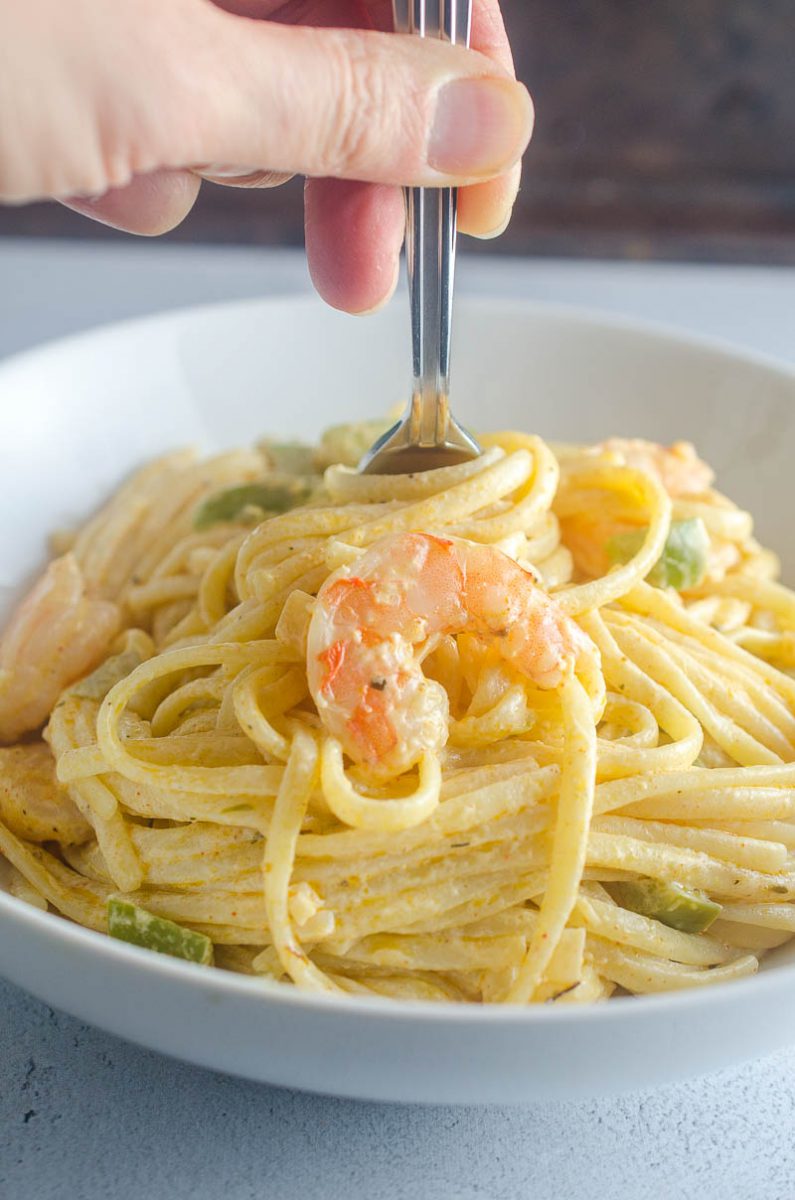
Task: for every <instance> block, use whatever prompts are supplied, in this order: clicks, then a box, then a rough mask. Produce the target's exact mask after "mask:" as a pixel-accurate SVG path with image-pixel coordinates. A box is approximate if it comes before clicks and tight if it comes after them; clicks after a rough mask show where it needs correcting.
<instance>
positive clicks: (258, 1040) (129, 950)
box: [0, 299, 795, 1102]
mask: <svg viewBox="0 0 795 1200" xmlns="http://www.w3.org/2000/svg"><path fill="white" fill-rule="evenodd" d="M408 361H409V359H408V330H407V327H406V319H405V312H404V306H403V305H401V304H397V305H392V307H391V308H390V309H389V310H388V311H387V312H386V313H384V314H381V315H379V316H377V317H373V318H369V319H368V320H367V321H366V322H363V321H361V320H355V319H352V318H348V317H343V316H340V315H339V314H337V313H334V312H332V311H330V310H329V309H327V308H325V307H323V306H322V305H321V304H320V303H319V302H317V301H313V300H302V299H301V300H296V299H288V300H263V301H255V302H246V303H242V304H230V305H223V306H216V307H211V308H201V309H194V310H188V311H185V312H180V313H174V314H168V315H165V316H161V317H153V318H149V319H146V320H143V321H135V322H131V323H125V324H122V325H118V326H111V327H109V328H106V329H100V330H98V331H95V332H92V333H88V334H85V335H82V336H79V337H75V338H70V339H67V340H65V341H62V342H58V343H55V344H53V345H50V346H45V347H43V348H41V349H40V350H36V351H34V352H31V353H27V354H24V355H21V356H19V357H17V358H15V359H12V360H9V361H8V362H6V363H5V364H4V365H3V366H2V367H0V414H1V416H2V429H3V438H2V442H0V479H2V481H3V483H2V487H3V497H4V499H5V505H4V509H3V512H2V514H1V515H0V616H2V614H3V612H5V611H7V609H8V607H9V606H10V604H11V603H12V602H13V599H14V598H15V597H16V595H18V593H19V591H20V589H21V588H22V587H23V586H24V584H25V583H26V582H27V581H28V580H29V578H30V577H31V575H32V574H33V573H35V571H36V570H37V569H38V568H39V567H40V566H41V564H42V561H43V559H44V556H45V552H46V544H45V539H46V535H47V533H48V532H49V531H51V530H52V529H53V528H56V527H58V526H63V525H69V524H71V523H73V522H75V521H77V520H80V519H82V518H83V517H85V516H86V515H87V514H88V513H90V512H91V511H92V509H93V508H94V507H95V506H96V505H97V504H98V503H99V502H101V501H102V500H103V499H104V498H105V497H106V496H107V495H108V494H109V493H110V492H111V491H112V489H113V488H114V487H115V486H116V485H117V484H118V482H119V481H120V479H121V478H122V477H123V476H124V475H126V474H127V473H128V472H129V471H130V470H131V469H132V468H133V467H135V466H137V465H138V464H140V463H141V462H143V461H144V460H146V459H147V458H150V457H152V456H153V455H156V454H159V453H161V452H163V451H165V450H167V449H170V448H173V447H176V446H180V445H185V444H188V443H195V444H199V445H201V446H203V447H205V448H206V449H208V450H210V449H215V448H218V447H224V446H232V445H236V444H241V443H245V442H248V441H251V440H252V439H253V438H255V437H257V436H258V435H260V434H264V433H273V434H277V435H279V436H297V437H303V438H305V439H311V438H312V437H313V436H314V435H315V434H316V433H317V432H318V431H319V430H321V429H322V428H323V427H324V426H326V425H329V424H333V423H336V422H339V421H342V420H352V419H356V418H358V417H365V416H372V415H377V414H379V413H381V412H383V411H384V410H385V409H386V408H387V407H389V406H390V405H392V404H393V403H394V402H395V401H397V400H400V399H401V398H402V397H403V396H404V395H405V390H406V388H405V385H406V379H407V368H408ZM454 397H455V407H456V412H457V414H458V415H459V416H460V417H461V419H462V420H463V421H464V422H465V423H466V424H468V425H469V426H470V427H471V428H473V429H475V430H477V429H478V428H491V429H494V428H500V427H502V428H505V427H514V428H522V429H528V430H533V431H536V432H538V433H540V434H542V435H543V436H544V437H547V438H550V439H561V440H567V441H572V440H582V441H587V440H592V439H593V440H595V439H598V438H601V437H604V436H607V435H609V434H623V435H636V436H645V437H650V438H654V439H657V440H660V441H672V440H675V439H678V438H689V439H691V440H693V441H694V442H696V444H697V446H698V448H699V450H700V451H701V452H702V453H703V454H704V456H705V457H706V458H707V459H708V460H709V461H710V462H711V463H712V464H713V465H714V466H715V467H716V469H717V471H718V477H719V484H720V486H721V487H722V489H723V490H725V491H727V492H728V493H729V494H730V495H731V496H732V497H733V498H735V499H736V500H737V501H738V502H739V503H741V504H742V505H744V506H747V507H749V508H750V509H751V510H752V511H753V512H754V513H755V515H756V517H757V529H758V533H759V536H760V537H761V538H762V540H763V541H765V542H767V543H769V544H771V545H773V546H774V547H775V548H776V549H777V550H778V551H779V553H780V554H781V556H782V559H783V561H784V568H785V575H786V574H788V575H789V578H791V579H795V543H793V539H792V534H791V529H792V511H793V502H794V501H795V479H793V475H792V463H793V461H795V373H794V372H792V371H791V370H789V369H787V368H786V367H782V366H777V365H775V364H772V363H767V362H765V361H763V360H761V359H756V358H752V357H749V356H745V355H741V354H737V353H734V352H732V351H731V349H730V348H728V347H722V346H720V345H717V344H707V343H703V342H700V341H695V340H689V339H687V338H683V337H680V336H677V335H674V334H668V333H664V332H660V331H657V330H654V329H650V328H646V327H643V326H634V325H630V324H625V323H622V322H619V321H613V320H609V321H608V320H604V319H600V318H595V317H592V316H588V315H587V314H578V313H576V312H573V311H571V310H566V309H562V308H561V309H552V308H539V307H533V306H525V305H522V304H518V303H499V302H493V301H489V302H485V301H481V302H477V303H474V302H470V303H469V304H466V305H464V304H462V305H461V308H460V311H459V312H458V314H457V325H456V338H455V376H454ZM791 960H792V955H791V954H790V953H788V952H786V951H785V952H783V953H782V952H779V953H778V956H777V958H776V959H774V960H773V965H772V966H771V968H770V969H768V970H766V971H765V972H764V973H763V975H761V976H760V977H759V978H757V979H754V980H749V981H745V982H742V983H737V984H732V985H727V986H723V987H718V988H708V989H704V990H703V991H698V992H689V993H686V994H685V993H678V994H675V995H669V996H660V997H648V998H635V999H623V1000H618V1001H614V1002H610V1003H609V1004H607V1005H602V1006H598V1007H595V1008H592V1009H583V1010H575V1009H555V1008H541V1009H538V1010H536V1009H533V1010H525V1009H515V1008H514V1009H508V1008H504V1009H494V1008H492V1009H486V1008H483V1009H481V1008H475V1007H474V1006H471V1007H470V1006H458V1007H456V1006H449V1007H447V1006H443V1007H439V1006H433V1005H428V1004H419V1003H416V1004H405V1005H397V1004H391V1003H389V1002H386V1001H383V1002H382V1001H372V1002H370V1001H360V1000H328V999H326V998H323V997H321V998H315V997H307V996H303V995H300V994H298V993H297V992H296V991H294V990H292V989H286V988H278V987H275V986H274V985H270V986H269V985H268V984H266V983H264V982H262V981H259V980H254V979H249V978H245V977H241V976H233V975H230V974H228V973H226V972H222V971H214V972H213V971H206V970H202V969H201V968H197V967H193V966H191V965H189V964H184V963H180V962H177V961H174V960H170V959H167V958H165V957H162V956H159V955H152V954H148V953H147V952H145V951H140V950H137V949H135V948H133V947H128V946H125V945H122V944H119V943H113V942H111V941H110V940H109V939H107V938H103V937H102V936H100V935H98V934H94V933H91V932H89V931H86V930H83V929H80V928H78V927H76V926H73V925H70V924H69V923H67V922H65V921H63V920H61V919H60V918H58V917H56V916H52V915H48V914H43V913H40V912H38V911H36V910H34V909H31V908H29V907H27V906H26V905H24V904H22V903H20V902H19V901H16V900H15V899H13V898H12V897H9V896H6V895H4V894H0V972H2V974H4V975H5V976H6V977H7V978H9V979H10V980H12V981H14V982H15V983H18V984H19V985H21V986H22V987H25V988H27V989H28V990H29V991H31V992H32V993H33V994H34V995H36V996H39V997H41V998H42V999H44V1000H46V1001H47V1002H48V1003H50V1004H53V1005H55V1006H57V1007H60V1008H63V1009H65V1010H66V1011H68V1012H70V1013H73V1014H74V1015H76V1016H78V1017H80V1018H82V1019H84V1020H87V1021H91V1022H93V1023H95V1024H97V1025H99V1026H101V1027H103V1028H105V1029H107V1030H110V1031H111V1032H114V1033H117V1034H119V1035H121V1036H122V1037H126V1038H128V1039H130V1040H132V1041H136V1042H140V1043H141V1044H143V1045H146V1046H150V1047H152V1048H154V1049H157V1050H160V1051H163V1052H164V1053H169V1054H172V1055H175V1056H177V1057H180V1058H184V1059H186V1060H189V1061H191V1062H195V1063H199V1064H202V1065H206V1066H210V1067H213V1068H216V1069H221V1070H227V1071H231V1072H235V1073H237V1074H240V1075H244V1076H247V1077H249V1078H253V1079H259V1080H266V1081H268V1082H272V1083H278V1084H285V1085H289V1086H295V1087H301V1088H308V1089H311V1090H316V1091H323V1092H332V1093H337V1094H341V1095H348V1096H358V1097H362V1098H373V1099H384V1100H419V1101H439V1102H455V1101H461V1102H479V1101H500V1102H507V1101H517V1100H523V1099H530V1098H538V1097H553V1096H557V1097H560V1096H574V1095H594V1094H598V1093H605V1092H615V1091H618V1090H623V1089H628V1088H634V1087H642V1086H650V1085H652V1084H656V1083H660V1082H664V1081H667V1080H672V1079H677V1078H681V1077H684V1076H687V1075H691V1074H696V1073H699V1072H703V1071H706V1070H710V1069H713V1068H717V1067H720V1066H724V1065H727V1064H728V1063H730V1062H733V1061H736V1060H739V1059H742V1058H747V1057H750V1056H752V1055H754V1054H758V1053H764V1052H767V1051H770V1050H772V1049H774V1048H776V1047H777V1046H779V1045H782V1044H784V1043H786V1042H787V1041H790V1040H793V1036H794V1035H793V1030H795V1025H793V1022H792V1017H791V1013H792V1006H793V1003H794V1002H795V966H792V965H790V964H791Z"/></svg>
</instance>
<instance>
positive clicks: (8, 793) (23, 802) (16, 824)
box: [0, 742, 93, 846]
mask: <svg viewBox="0 0 795 1200" xmlns="http://www.w3.org/2000/svg"><path fill="white" fill-rule="evenodd" d="M0 819H1V820H2V821H3V822H4V824H6V825H7V826H8V828H9V829H10V830H11V832H12V833H15V834H16V835H17V837H21V838H25V840H26V841H28V842H51V841H58V842H60V843H61V845H62V846H74V845H78V844H80V843H81V842H86V841H88V839H89V838H90V837H91V835H92V832H93V831H92V829H91V826H90V825H89V824H88V822H87V821H86V820H85V819H84V817H83V816H82V815H81V813H80V812H79V811H78V809H77V807H76V805H75V803H74V801H73V800H72V799H71V798H70V797H69V794H68V793H67V792H66V791H65V790H64V789H63V788H62V787H61V786H60V785H59V783H58V781H57V779H56V778H55V759H54V758H53V756H52V751H51V750H50V747H49V746H45V745H44V743H43V742H31V743H30V744H29V745H24V746H7V747H5V748H4V749H0Z"/></svg>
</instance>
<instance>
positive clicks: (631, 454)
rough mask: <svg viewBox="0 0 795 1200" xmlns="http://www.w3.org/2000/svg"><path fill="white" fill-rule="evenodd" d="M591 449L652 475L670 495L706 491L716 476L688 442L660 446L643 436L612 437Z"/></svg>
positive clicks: (593, 451) (689, 494) (688, 494)
mask: <svg viewBox="0 0 795 1200" xmlns="http://www.w3.org/2000/svg"><path fill="white" fill-rule="evenodd" d="M590 453H594V454H598V455H599V456H600V457H601V456H603V455H605V454H609V455H614V456H615V457H616V458H617V459H619V460H620V462H621V463H622V465H624V466H627V467H634V468H635V469H636V470H637V471H645V472H646V474H647V475H653V476H654V478H655V479H658V480H659V482H660V483H661V484H662V485H663V487H664V488H665V490H666V491H667V492H668V495H669V496H671V497H673V498H676V497H677V496H694V495H698V494H699V493H700V492H705V491H706V490H707V488H708V487H709V486H710V484H711V483H712V481H713V480H714V478H715V472H714V471H713V470H712V467H710V466H708V465H707V464H706V463H705V462H702V460H701V459H700V458H699V457H698V455H697V454H696V449H695V446H693V445H692V443H691V442H674V443H673V445H671V446H660V445H659V444H658V443H657V442H647V441H645V440H644V439H643V438H616V437H614V438H608V439H607V440H606V441H604V442H600V443H599V445H597V446H594V447H593V450H592V451H590Z"/></svg>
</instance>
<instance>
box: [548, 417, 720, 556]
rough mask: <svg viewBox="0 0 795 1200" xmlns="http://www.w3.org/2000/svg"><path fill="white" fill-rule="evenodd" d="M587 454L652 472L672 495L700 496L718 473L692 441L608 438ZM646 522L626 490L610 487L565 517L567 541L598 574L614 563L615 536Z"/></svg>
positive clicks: (562, 525) (562, 526)
mask: <svg viewBox="0 0 795 1200" xmlns="http://www.w3.org/2000/svg"><path fill="white" fill-rule="evenodd" d="M584 454H585V457H586V458H587V459H591V458H600V459H602V460H603V461H604V460H606V461H608V462H609V463H611V465H612V464H617V465H619V466H622V467H633V468H634V469H635V470H636V471H643V472H644V473H645V474H646V475H651V476H652V477H653V478H654V479H656V480H657V481H658V482H659V483H661V484H662V485H663V487H664V488H665V490H666V491H667V492H668V495H669V496H671V497H672V499H676V498H677V497H679V496H697V495H699V494H701V493H703V492H705V491H706V490H707V488H708V487H709V486H710V484H711V483H712V481H713V479H714V478H715V475H714V472H713V470H712V468H711V467H709V466H707V464H706V463H705V462H702V460H701V459H700V458H699V457H698V455H697V454H696V451H695V448H694V447H693V446H692V445H691V443H690V442H674V444H673V445H672V446H660V445H658V444H657V442H647V441H644V440H643V438H608V439H607V440H606V441H604V442H599V443H598V444H597V445H595V446H589V447H588V448H587V450H585V452H584ZM643 524H644V521H643V517H642V516H641V515H639V514H638V513H632V514H630V513H628V512H627V511H626V510H625V506H624V500H623V498H622V497H621V496H618V495H615V494H610V493H605V494H604V495H602V496H600V497H599V499H598V503H597V502H595V501H594V502H593V503H589V504H583V507H582V508H581V509H580V510H579V511H578V512H574V513H568V514H566V515H562V516H561V517H560V531H561V536H562V539H563V543H564V545H565V546H567V547H568V549H569V550H570V551H571V554H572V557H573V558H574V563H575V566H576V567H577V569H578V571H579V572H580V573H581V574H582V575H586V576H590V577H591V578H593V579H596V578H598V577H599V576H600V575H604V574H606V572H607V571H608V570H609V569H610V564H611V560H610V556H609V554H608V551H607V546H608V543H609V541H610V539H611V538H614V537H616V536H617V535H620V534H622V533H629V532H631V531H632V530H635V529H639V528H642V526H643Z"/></svg>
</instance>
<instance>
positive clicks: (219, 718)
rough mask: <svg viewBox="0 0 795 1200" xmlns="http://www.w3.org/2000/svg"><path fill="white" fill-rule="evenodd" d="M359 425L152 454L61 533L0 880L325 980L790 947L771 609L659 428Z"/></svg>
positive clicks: (254, 963)
mask: <svg viewBox="0 0 795 1200" xmlns="http://www.w3.org/2000/svg"><path fill="white" fill-rule="evenodd" d="M372 434H373V429H372V428H371V427H370V426H368V427H367V428H365V429H364V430H361V431H360V430H357V429H356V428H349V429H347V430H345V429H338V430H335V431H332V432H331V433H330V434H329V435H327V436H326V437H325V438H324V439H323V441H322V442H321V445H320V447H319V448H318V449H314V450H312V449H311V448H306V447H299V446H279V445H275V444H269V443H263V445H262V446H260V447H257V448H255V449H253V450H251V451H240V452H234V453H229V454H224V455H221V456H219V457H217V458H215V459H212V460H210V461H200V460H198V459H197V458H196V457H195V456H194V455H192V454H190V453H187V452H185V453H180V454H175V455H170V456H168V457H166V458H164V459H161V460H159V461H158V462H156V463H153V464H151V465H149V466H147V467H145V468H144V469H143V470H141V471H139V472H138V473H137V474H136V475H134V476H133V477H132V478H131V479H130V480H129V481H128V482H127V483H126V484H125V485H124V486H123V487H122V488H121V489H120V490H119V492H118V493H117V494H116V496H115V497H114V498H113V499H111V500H110V502H109V503H108V504H107V505H106V506H105V508H104V509H103V510H102V511H101V512H99V513H98V514H97V515H96V516H95V517H93V518H92V519H91V520H90V521H89V522H88V524H87V525H86V526H85V527H84V528H83V529H81V530H80V531H78V532H77V533H74V534H72V533H61V534H58V535H57V537H56V538H55V539H54V546H53V548H54V550H55V551H56V553H57V555H58V557H56V558H55V559H54V560H53V562H52V563H51V565H50V567H49V568H48V570H47V572H46V573H45V575H44V576H43V578H42V579H41V580H40V581H39V583H38V584H37V585H36V587H35V588H34V590H33V592H32V593H31V594H30V596H29V597H28V598H27V600H26V601H25V602H23V605H22V606H21V608H20V609H19V610H18V612H17V613H16V614H15V615H14V617H13V618H12V620H11V623H10V625H9V626H8V628H7V630H6V632H5V634H4V636H3V638H2V641H0V855H1V856H2V857H0V868H1V869H2V875H0V884H2V886H4V887H5V888H6V889H7V890H9V891H10V892H11V893H12V894H14V895H16V896H18V897H20V898H22V899H24V900H26V901H28V902H29V903H32V904H35V905H37V906H38V907H40V908H44V909H47V908H49V909H51V910H53V911H55V912H56V913H59V914H60V915H61V916H63V917H65V918H67V919H69V920H71V921H76V922H78V923H80V924H82V925H84V926H87V927H89V928H91V929H95V930H99V931H103V932H107V931H108V930H109V931H110V932H111V934H112V935H114V936H124V937H127V938H128V940H137V941H138V942H139V944H141V945H144V946H149V947H150V948H152V949H160V950H165V951H166V952H168V953H177V954H182V956H183V957H186V958H191V959H193V961H196V962H200V963H206V962H208V961H210V960H211V959H213V960H214V962H215V965H216V966H217V967H220V968H223V969H227V970H232V971H238V972H244V973H246V974H249V975H253V976H259V977H262V978H267V979H270V980H274V981H280V982H282V983H285V984H292V985H294V986H297V987H299V988H302V989H305V990H310V991H316V992H325V993H332V994H351V995H355V996H360V995H367V996H378V997H388V998H391V999H393V1000H404V999H423V1000H435V1001H443V1002H481V1003H495V1002H496V1003H519V1004H528V1003H543V1002H547V1003H550V1002H551V1003H560V1004H577V1003H591V1002H598V1001H602V1000H606V999H607V998H609V997H611V996H615V995H621V994H624V993H627V992H630V993H647V992H658V991H667V990H673V989H681V988H688V987H695V986H701V985H704V984H712V983H717V982H720V981H722V980H730V979H736V978H740V977H743V976H747V975H750V974H752V973H753V972H754V971H755V970H756V969H757V966H758V962H759V959H760V957H761V956H762V955H764V954H765V953H767V952H768V951H769V950H770V949H772V948H773V947H775V946H777V945H780V944H781V943H782V942H783V941H785V940H787V939H788V938H789V937H791V936H792V935H793V934H795V864H794V863H793V858H792V855H793V848H794V847H795V678H793V672H795V594H793V593H791V592H790V591H789V590H788V589H786V588H785V587H784V586H782V585H781V584H780V583H778V582H777V581H776V576H777V572H778V563H777V560H776V558H775V556H774V555H773V554H772V553H771V552H770V551H768V550H766V549H764V548H762V547H761V546H760V545H759V544H758V543H757V542H756V541H755V540H754V537H753V529H752V522H751V518H750V516H749V515H748V514H747V513H744V512H742V511H740V510H739V509H737V508H736V507H735V506H734V505H733V504H732V503H731V502H730V501H729V500H727V499H726V498H725V497H724V496H723V495H721V494H720V493H719V492H717V491H715V490H714V488H713V486H712V474H711V472H710V470H709V468H708V467H706V466H705V464H704V463H702V462H701V461H700V460H699V459H698V458H697V457H696V455H695V452H694V451H693V449H692V447H690V446H688V445H687V444H685V443H680V444H677V445H675V446H672V447H669V448H667V449H663V448H662V447H658V446H656V445H653V444H651V443H645V442H640V441H633V440H627V439H609V440H608V441H606V442H603V443H601V444H599V445H598V446H590V447H578V446H557V447H552V446H549V445H547V444H546V443H545V442H543V441H542V440H541V439H540V438H538V437H533V436H529V435H525V434H521V433H517V432H509V433H495V434H491V435H488V436H486V437H484V438H483V443H484V446H485V451H484V453H483V455H482V456H481V457H480V458H479V459H477V460H475V461H472V462H468V463H465V464H462V465H460V466H455V467H448V468H444V469H441V470H436V471H430V472H427V473H424V474H417V475H409V476H390V477H378V476H367V475H359V474H358V473H357V471H356V470H355V462H356V460H357V457H358V454H359V452H360V450H361V449H362V446H363V444H366V443H367V442H368V441H369V439H370V437H371V436H372ZM360 443H361V444H360ZM340 460H342V461H340ZM2 743H5V745H4V746H3V745H2ZM114 905H115V906H116V907H115V908H114Z"/></svg>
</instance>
